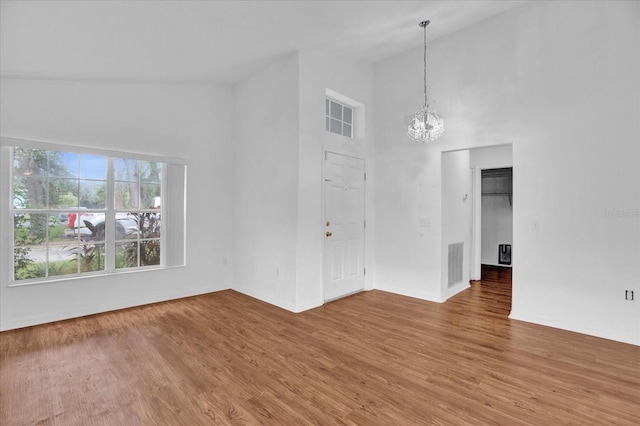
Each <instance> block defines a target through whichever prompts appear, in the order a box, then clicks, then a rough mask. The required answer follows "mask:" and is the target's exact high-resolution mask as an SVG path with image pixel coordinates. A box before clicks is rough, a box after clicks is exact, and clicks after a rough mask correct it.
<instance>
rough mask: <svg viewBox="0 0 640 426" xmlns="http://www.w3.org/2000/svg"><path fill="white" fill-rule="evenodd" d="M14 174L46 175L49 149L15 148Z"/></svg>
mask: <svg viewBox="0 0 640 426" xmlns="http://www.w3.org/2000/svg"><path fill="white" fill-rule="evenodd" d="M13 174H14V176H45V175H46V174H47V151H44V150H42V149H27V148H14V150H13Z"/></svg>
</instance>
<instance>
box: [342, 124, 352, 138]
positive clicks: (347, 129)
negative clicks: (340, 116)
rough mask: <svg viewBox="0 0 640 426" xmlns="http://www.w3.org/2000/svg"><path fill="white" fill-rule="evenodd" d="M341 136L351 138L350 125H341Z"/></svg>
mask: <svg viewBox="0 0 640 426" xmlns="http://www.w3.org/2000/svg"><path fill="white" fill-rule="evenodd" d="M342 134H343V135H344V136H346V137H348V138H350V137H351V125H350V124H343V125H342Z"/></svg>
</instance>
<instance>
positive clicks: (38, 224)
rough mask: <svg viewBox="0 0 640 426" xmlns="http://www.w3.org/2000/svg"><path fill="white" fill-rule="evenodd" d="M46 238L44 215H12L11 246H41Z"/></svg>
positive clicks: (45, 218) (45, 217)
mask: <svg viewBox="0 0 640 426" xmlns="http://www.w3.org/2000/svg"><path fill="white" fill-rule="evenodd" d="M46 238H47V215H46V214H39V213H38V214H35V213H25V214H23V213H16V214H14V215H13V244H14V245H15V246H26V245H39V244H43V243H44V242H45V241H46Z"/></svg>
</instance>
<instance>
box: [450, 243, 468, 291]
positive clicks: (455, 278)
mask: <svg viewBox="0 0 640 426" xmlns="http://www.w3.org/2000/svg"><path fill="white" fill-rule="evenodd" d="M463 250H464V242H460V243H453V244H449V259H448V269H449V275H448V278H449V280H448V283H447V286H448V287H452V286H453V285H454V284H457V283H459V282H460V281H462V261H463Z"/></svg>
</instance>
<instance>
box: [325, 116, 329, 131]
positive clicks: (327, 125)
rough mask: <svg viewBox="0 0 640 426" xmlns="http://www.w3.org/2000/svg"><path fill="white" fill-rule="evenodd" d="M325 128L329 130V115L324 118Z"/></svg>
mask: <svg viewBox="0 0 640 426" xmlns="http://www.w3.org/2000/svg"><path fill="white" fill-rule="evenodd" d="M325 130H326V131H327V132H328V131H329V117H327V118H326V120H325Z"/></svg>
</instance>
